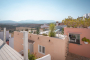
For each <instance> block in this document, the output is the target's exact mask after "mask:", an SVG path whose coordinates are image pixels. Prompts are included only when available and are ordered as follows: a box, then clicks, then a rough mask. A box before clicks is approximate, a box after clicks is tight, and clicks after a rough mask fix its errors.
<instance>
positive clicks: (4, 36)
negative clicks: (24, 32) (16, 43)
mask: <svg viewBox="0 0 90 60" xmlns="http://www.w3.org/2000/svg"><path fill="white" fill-rule="evenodd" d="M3 41H4V43H6V28H4V31H3Z"/></svg>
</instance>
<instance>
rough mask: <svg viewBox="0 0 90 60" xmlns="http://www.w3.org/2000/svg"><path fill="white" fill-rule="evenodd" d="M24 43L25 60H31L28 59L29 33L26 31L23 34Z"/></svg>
mask: <svg viewBox="0 0 90 60" xmlns="http://www.w3.org/2000/svg"><path fill="white" fill-rule="evenodd" d="M23 37H24V38H23V43H24V45H23V46H24V60H29V59H28V32H27V31H24V32H23Z"/></svg>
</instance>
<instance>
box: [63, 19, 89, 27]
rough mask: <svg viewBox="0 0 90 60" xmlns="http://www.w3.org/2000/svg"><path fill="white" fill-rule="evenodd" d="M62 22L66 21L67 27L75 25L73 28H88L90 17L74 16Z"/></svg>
mask: <svg viewBox="0 0 90 60" xmlns="http://www.w3.org/2000/svg"><path fill="white" fill-rule="evenodd" d="M62 23H64V24H65V25H67V27H73V28H77V27H83V28H87V27H89V26H90V18H83V17H82V18H77V19H73V18H72V17H68V18H65V19H64V20H62Z"/></svg>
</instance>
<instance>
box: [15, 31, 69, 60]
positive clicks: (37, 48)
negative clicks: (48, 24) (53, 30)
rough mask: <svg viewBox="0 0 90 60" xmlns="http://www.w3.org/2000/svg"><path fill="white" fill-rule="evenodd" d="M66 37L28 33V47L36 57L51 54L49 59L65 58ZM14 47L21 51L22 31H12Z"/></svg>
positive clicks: (59, 59) (62, 59) (63, 59)
mask: <svg viewBox="0 0 90 60" xmlns="http://www.w3.org/2000/svg"><path fill="white" fill-rule="evenodd" d="M67 43H68V39H67V38H65V39H64V40H63V39H59V38H54V37H48V36H42V35H36V34H28V48H29V50H30V52H31V53H36V56H37V58H39V57H42V56H45V55H47V54H50V55H51V60H65V59H66V57H65V56H66V55H67V47H68V46H67ZM14 49H15V50H16V51H18V52H22V51H23V33H22V32H17V31H15V32H14Z"/></svg>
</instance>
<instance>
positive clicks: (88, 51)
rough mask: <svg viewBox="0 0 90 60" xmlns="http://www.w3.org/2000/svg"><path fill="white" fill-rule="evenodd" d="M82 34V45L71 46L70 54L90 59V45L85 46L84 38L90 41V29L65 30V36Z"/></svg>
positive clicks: (71, 44)
mask: <svg viewBox="0 0 90 60" xmlns="http://www.w3.org/2000/svg"><path fill="white" fill-rule="evenodd" d="M69 33H74V34H80V44H81V45H77V44H73V43H70V44H69V52H71V53H74V54H78V55H81V56H85V57H89V58H90V44H84V42H83V41H82V38H83V37H86V38H88V39H90V28H89V29H88V28H64V34H65V35H68V34H69Z"/></svg>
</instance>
